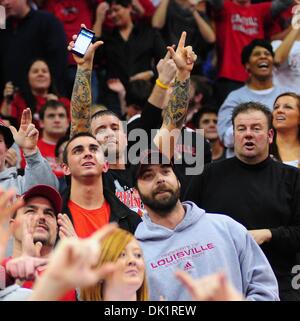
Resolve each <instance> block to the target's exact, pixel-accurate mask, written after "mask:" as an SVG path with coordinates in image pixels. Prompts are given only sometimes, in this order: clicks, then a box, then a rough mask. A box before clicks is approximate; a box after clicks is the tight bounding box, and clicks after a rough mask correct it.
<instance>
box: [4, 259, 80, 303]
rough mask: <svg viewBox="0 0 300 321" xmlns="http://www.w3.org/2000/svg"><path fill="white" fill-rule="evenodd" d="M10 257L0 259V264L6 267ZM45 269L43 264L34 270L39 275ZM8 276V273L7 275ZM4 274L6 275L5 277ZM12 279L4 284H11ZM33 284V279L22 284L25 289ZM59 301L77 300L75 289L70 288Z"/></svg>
mask: <svg viewBox="0 0 300 321" xmlns="http://www.w3.org/2000/svg"><path fill="white" fill-rule="evenodd" d="M11 259H12V257H11V256H10V257H7V258H5V259H4V260H2V262H1V265H2V266H4V267H6V264H7V262H8V261H10V260H11ZM44 270H45V266H44V267H40V268H37V269H36V271H37V273H38V275H41V274H42V273H43V271H44ZM7 276H8V275H7ZM7 276H6V277H7ZM12 280H13V279H10V280H9V282H10V283H9V284H7V283H6V286H8V285H11V284H12V283H11V282H12ZM33 285H34V281H25V282H24V283H23V285H22V287H23V288H26V289H32V288H33ZM59 301H77V299H76V291H75V290H70V291H68V292H67V293H66V294H65V295H64V296H63V297H62V298H61V299H60V300H59Z"/></svg>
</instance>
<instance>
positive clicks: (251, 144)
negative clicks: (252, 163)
mask: <svg viewBox="0 0 300 321" xmlns="http://www.w3.org/2000/svg"><path fill="white" fill-rule="evenodd" d="M244 146H245V147H246V149H248V150H252V149H253V148H254V147H255V144H254V143H252V142H246V143H245V145H244Z"/></svg>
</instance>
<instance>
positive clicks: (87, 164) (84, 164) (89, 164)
mask: <svg viewBox="0 0 300 321" xmlns="http://www.w3.org/2000/svg"><path fill="white" fill-rule="evenodd" d="M82 166H83V167H93V166H95V164H94V163H92V162H85V163H83V165H82Z"/></svg>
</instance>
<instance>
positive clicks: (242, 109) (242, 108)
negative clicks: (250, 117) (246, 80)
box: [231, 101, 273, 129]
mask: <svg viewBox="0 0 300 321" xmlns="http://www.w3.org/2000/svg"><path fill="white" fill-rule="evenodd" d="M249 111H261V112H262V113H263V114H264V115H265V116H266V118H267V122H268V129H271V128H272V119H273V116H272V112H271V111H270V109H269V108H268V107H267V106H265V105H263V104H261V103H259V102H254V101H249V102H247V103H242V104H239V105H238V106H237V107H236V108H235V109H234V110H233V112H232V116H231V121H232V125H233V127H234V120H235V118H236V117H237V116H238V115H239V114H243V113H247V112H249Z"/></svg>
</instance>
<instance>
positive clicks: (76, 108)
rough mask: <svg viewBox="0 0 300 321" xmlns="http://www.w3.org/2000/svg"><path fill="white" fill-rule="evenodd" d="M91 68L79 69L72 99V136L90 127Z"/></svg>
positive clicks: (86, 130)
mask: <svg viewBox="0 0 300 321" xmlns="http://www.w3.org/2000/svg"><path fill="white" fill-rule="evenodd" d="M91 73H92V72H91V70H77V73H76V77H75V82H74V87H73V92H72V99H71V133H70V137H72V136H73V135H74V134H77V133H79V132H88V131H89V129H90V109H91V104H92V97H91Z"/></svg>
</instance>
